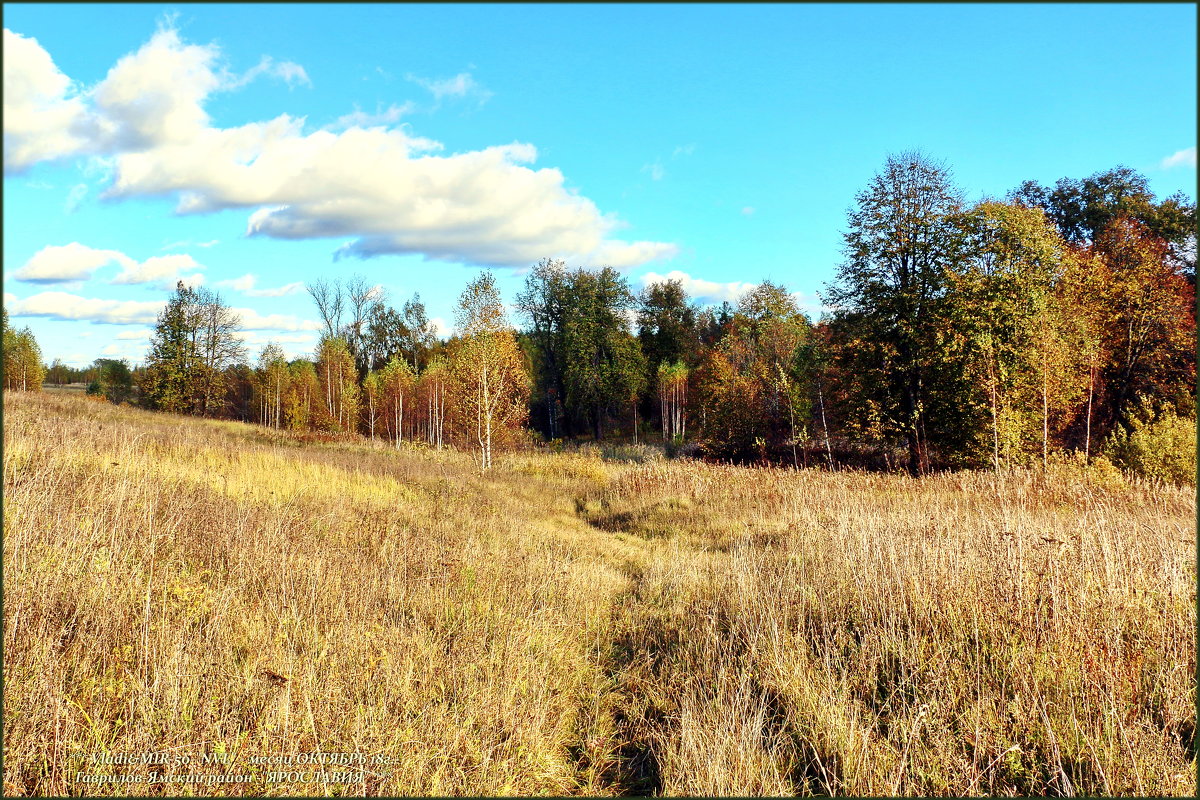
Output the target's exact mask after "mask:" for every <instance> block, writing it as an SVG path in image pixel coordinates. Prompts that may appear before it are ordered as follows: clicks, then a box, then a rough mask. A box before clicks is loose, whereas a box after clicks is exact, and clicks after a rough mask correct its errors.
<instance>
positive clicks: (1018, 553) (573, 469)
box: [3, 394, 1195, 795]
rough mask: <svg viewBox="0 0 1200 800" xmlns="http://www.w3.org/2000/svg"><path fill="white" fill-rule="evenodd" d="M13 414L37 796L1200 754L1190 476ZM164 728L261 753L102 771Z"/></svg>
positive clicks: (169, 738) (8, 683)
mask: <svg viewBox="0 0 1200 800" xmlns="http://www.w3.org/2000/svg"><path fill="white" fill-rule="evenodd" d="M4 411H5V417H4V445H5V448H4V490H5V495H4V578H5V580H4V633H3V635H4V656H5V661H4V679H5V680H4V700H5V704H4V723H5V731H4V748H5V759H4V781H5V783H4V786H5V790H6V793H7V794H16V793H23V794H32V793H38V794H60V795H61V794H68V793H71V794H122V795H123V794H177V793H179V792H181V791H194V792H196V793H199V794H214V793H218V792H221V793H225V794H275V795H285V794H286V795H295V794H304V795H320V794H371V795H379V794H384V795H391V794H482V795H504V794H522V795H530V794H539V793H547V794H596V795H611V794H630V793H633V794H655V793H663V794H722V795H744V794H773V795H779V794H794V793H801V794H830V793H836V794H1012V793H1019V794H1072V793H1079V794H1083V793H1091V794H1130V793H1136V794H1190V793H1191V791H1192V790H1193V789H1194V785H1195V784H1194V775H1195V761H1194V753H1193V751H1192V738H1193V736H1194V731H1195V704H1194V699H1195V685H1194V673H1195V638H1194V631H1195V540H1194V526H1195V504H1194V497H1193V496H1192V495H1191V494H1190V493H1188V492H1184V491H1181V490H1177V489H1172V488H1167V487H1162V486H1156V485H1151V484H1147V483H1136V482H1135V483H1133V484H1130V483H1127V482H1125V481H1124V480H1122V479H1120V478H1119V476H1115V475H1111V474H1097V473H1092V472H1088V471H1086V470H1081V469H1078V468H1075V467H1070V466H1062V467H1060V468H1058V470H1057V471H1056V472H1053V473H1051V474H1039V473H1035V472H1013V473H1008V474H1004V475H1000V476H997V475H992V474H982V473H981V474H971V475H967V474H962V475H949V476H941V477H936V478H927V479H924V480H912V479H909V478H907V477H903V476H891V475H862V474H838V475H830V474H828V473H819V472H794V471H781V470H750V469H740V468H732V467H720V466H712V465H703V464H695V463H682V462H647V463H641V464H636V463H615V462H612V461H605V460H603V459H602V458H601V457H600V455H599V454H598V453H580V454H574V455H565V454H564V455H516V454H514V455H509V456H506V457H505V458H504V459H503V460H499V459H498V466H497V468H496V469H495V470H493V471H492V472H491V473H489V474H488V475H486V476H481V475H480V474H479V473H478V471H477V470H476V468H475V466H474V464H473V461H472V459H471V458H470V457H469V456H467V455H465V454H457V453H453V452H441V453H438V452H428V451H421V452H418V451H403V450H402V451H399V452H397V451H394V450H392V449H389V448H387V447H383V446H376V445H372V444H371V443H363V442H360V443H330V444H302V443H300V442H298V441H297V440H296V439H294V438H291V437H289V436H286V435H281V434H276V433H273V432H271V431H268V430H264V429H261V428H256V427H252V426H246V425H240V424H235V423H219V422H211V421H204V420H194V419H184V418H180V417H174V416H167V415H153V414H149V413H145V412H139V411H135V410H131V409H124V408H115V407H112V406H108V405H104V404H98V403H94V402H89V401H87V400H86V399H83V398H75V397H64V396H46V395H42V396H39V395H31V394H6V395H5V398H4ZM164 751H165V752H169V753H174V754H186V755H188V756H189V757H191V758H192V761H193V763H192V764H191V765H190V766H188V767H187V768H186V770H185V769H184V768H183V767H174V768H173V771H174V772H177V773H179V772H184V771H188V772H192V773H203V774H213V775H216V774H221V773H229V774H234V773H240V774H246V775H249V776H250V778H251V780H250V782H249V783H242V784H221V785H214V786H208V787H205V786H198V787H188V786H184V787H180V786H177V785H175V786H172V785H161V784H159V785H154V786H145V785H141V784H117V785H113V784H82V783H80V782H78V781H77V780H76V778H77V773H78V772H80V771H83V772H85V773H86V774H88V775H92V776H95V775H101V774H104V773H105V772H109V773H112V774H123V775H131V774H143V775H144V774H147V773H149V772H150V771H153V770H156V769H157V770H162V769H163V768H162V767H149V766H138V765H134V766H125V765H119V766H113V765H102V764H93V763H90V762H88V761H87V760H86V759H84V760H81V759H79V758H78V755H79V754H92V753H141V752H164ZM312 751H324V752H352V753H361V754H364V755H366V756H367V757H368V758H369V759H370V757H372V756H375V755H378V756H379V761H380V763H372V764H368V765H367V766H366V768H365V769H363V770H362V776H361V780H355V781H352V782H349V783H347V782H337V781H334V782H330V783H316V784H299V783H295V782H291V781H288V780H282V781H281V780H275V781H271V780H270V777H271V776H269V774H268V773H269V772H270V771H272V770H278V769H280V768H279V767H269V766H263V765H257V764H251V763H250V760H251V757H253V756H287V755H289V754H299V753H307V752H312ZM204 754H209V755H210V757H211V756H212V755H213V754H216V755H217V756H219V757H221V758H223V759H227V761H228V763H226V764H223V765H222V764H220V763H209V764H200V763H199V762H200V761H201V759H202V757H203V755H204Z"/></svg>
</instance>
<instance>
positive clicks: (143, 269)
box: [112, 253, 204, 289]
mask: <svg viewBox="0 0 1200 800" xmlns="http://www.w3.org/2000/svg"><path fill="white" fill-rule="evenodd" d="M121 264H122V269H121V272H120V274H118V275H117V276H116V277H115V278H113V279H112V283H115V284H118V285H121V284H125V285H128V284H139V283H153V284H156V285H158V286H160V287H163V288H167V289H170V288H174V286H175V282H176V281H183V283H184V285H185V286H199V285H200V284H202V283H204V276H203V275H201V274H190V275H185V274H183V273H185V272H188V273H193V272H195V270H201V269H204V266H203V265H202V264H198V263H196V259H194V258H192V257H191V256H189V255H187V254H185V253H178V254H174V255H169V256H151V257H150V258H147V259H146V260H145V261H141V262H139V261H134V260H133V259H132V258H129V257H128V256H125V257H124V258H123V260H122V261H121Z"/></svg>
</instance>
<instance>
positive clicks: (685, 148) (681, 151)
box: [671, 143, 696, 158]
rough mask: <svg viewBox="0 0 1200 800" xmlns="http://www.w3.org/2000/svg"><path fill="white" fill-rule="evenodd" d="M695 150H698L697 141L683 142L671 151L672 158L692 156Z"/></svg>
mask: <svg viewBox="0 0 1200 800" xmlns="http://www.w3.org/2000/svg"><path fill="white" fill-rule="evenodd" d="M694 152H696V145H695V143H692V144H681V145H679V146H678V147H676V148H675V150H674V151H673V152H672V153H671V158H679V157H680V156H690V155H691V154H692V153H694Z"/></svg>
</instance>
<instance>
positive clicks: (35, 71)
mask: <svg viewBox="0 0 1200 800" xmlns="http://www.w3.org/2000/svg"><path fill="white" fill-rule="evenodd" d="M76 95H77V91H76V89H75V87H74V86H73V85H72V83H71V79H70V78H68V77H67V76H66V75H64V74H63V73H62V72H61V71H59V69H58V67H56V66H55V65H54V60H53V59H52V58H50V54H49V53H47V52H46V51H45V50H44V49H43V48H42V46H41V45H40V44H38V41H37V39H34V38H32V37H27V36H22V35H20V34H19V33H13V32H12V31H10V30H8V29H7V28H5V29H4V174H6V175H9V174H15V173H18V172H22V171H24V170H25V169H27V168H28V167H29V166H30V165H32V164H35V163H37V162H39V161H45V160H47V159H52V158H58V157H60V156H63V155H70V154H73V153H77V152H81V151H83V150H85V149H86V148H87V146H88V141H87V139H86V137H85V136H84V135H82V134H81V133H80V132H79V131H78V130H77V128H78V126H79V125H80V124H81V123H82V122H83V121H84V119H85V117H86V112H85V108H84V104H83V101H82V100H81V99H80V98H79V97H78V96H76Z"/></svg>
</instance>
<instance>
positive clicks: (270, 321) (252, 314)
mask: <svg viewBox="0 0 1200 800" xmlns="http://www.w3.org/2000/svg"><path fill="white" fill-rule="evenodd" d="M230 310H231V311H232V312H233V313H234V314H237V315H238V316H239V317H240V318H241V325H240V326H239V327H241V328H242V330H247V331H319V330H321V325H320V324H319V323H317V322H313V321H312V320H309V319H300V318H299V317H293V316H291V315H289V314H266V315H263V314H260V313H258V312H257V311H255V310H254V309H253V308H232V309H230ZM10 313H11V312H10Z"/></svg>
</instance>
